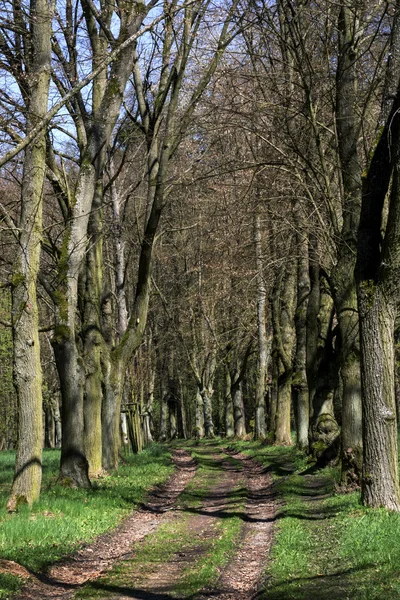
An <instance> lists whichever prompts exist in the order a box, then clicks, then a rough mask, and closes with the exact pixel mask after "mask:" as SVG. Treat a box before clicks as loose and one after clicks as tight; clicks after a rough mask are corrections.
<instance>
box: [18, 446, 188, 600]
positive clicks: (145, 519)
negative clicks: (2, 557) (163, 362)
mask: <svg viewBox="0 0 400 600" xmlns="http://www.w3.org/2000/svg"><path fill="white" fill-rule="evenodd" d="M173 461H174V463H175V465H176V467H177V468H176V471H175V472H174V473H173V474H172V475H171V476H170V478H169V479H168V481H167V482H166V483H165V484H162V485H160V486H158V487H157V488H155V490H153V491H152V492H151V493H150V494H149V496H148V499H147V501H146V503H145V504H144V505H142V507H141V508H140V509H139V510H137V511H135V512H133V513H132V515H131V516H129V517H128V518H127V519H125V520H124V521H123V522H122V523H121V524H120V525H119V526H118V527H117V528H116V529H114V530H113V531H111V532H109V533H106V534H104V535H101V536H99V537H98V538H97V539H96V540H95V541H94V542H93V543H91V544H89V545H86V546H84V547H83V548H81V549H80V550H79V551H78V552H77V553H76V554H75V555H73V556H72V557H68V558H66V559H64V560H62V561H60V562H59V563H57V564H56V565H54V566H52V567H51V568H50V569H49V570H48V571H47V573H46V574H40V573H39V574H38V573H31V577H30V578H29V580H27V582H26V584H25V585H24V586H23V588H22V589H21V591H20V592H19V593H18V595H17V596H15V597H14V600H50V599H51V600H67V599H68V598H71V597H72V596H73V594H74V593H75V591H76V589H77V588H78V587H80V586H82V585H83V584H84V583H85V582H87V581H89V580H93V579H96V578H97V577H99V576H100V575H101V574H103V573H105V572H106V571H108V570H109V569H110V568H111V567H112V566H113V565H114V563H115V562H116V561H117V560H120V559H122V558H123V557H124V556H126V555H127V554H129V553H130V552H131V547H132V544H134V543H135V542H138V541H139V540H141V539H143V538H144V537H145V536H147V535H148V534H149V533H151V532H153V531H155V530H156V529H157V528H158V526H159V525H160V523H161V522H163V521H164V520H165V519H166V518H168V516H169V511H171V510H172V508H173V506H174V504H175V503H176V499H177V498H178V496H179V495H180V494H181V493H182V492H183V490H184V489H185V487H186V486H187V484H188V483H189V481H190V480H191V479H192V478H193V477H194V475H195V472H196V463H195V462H194V461H193V460H192V458H191V456H190V454H189V453H188V452H186V451H185V450H181V449H179V450H175V451H174V453H173Z"/></svg>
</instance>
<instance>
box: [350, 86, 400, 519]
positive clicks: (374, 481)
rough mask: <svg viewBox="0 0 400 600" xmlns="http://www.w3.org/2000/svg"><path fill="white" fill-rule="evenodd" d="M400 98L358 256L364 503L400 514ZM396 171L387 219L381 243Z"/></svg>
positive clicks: (365, 201) (367, 183)
mask: <svg viewBox="0 0 400 600" xmlns="http://www.w3.org/2000/svg"><path fill="white" fill-rule="evenodd" d="M399 106H400V98H399V92H397V97H396V99H395V102H394V105H393V108H392V112H391V113H390V115H389V116H388V119H387V122H386V125H385V128H384V130H383V131H382V133H381V135H380V138H379V141H378V144H377V146H376V148H375V151H374V154H373V157H372V161H371V165H370V168H369V171H368V174H367V176H366V178H365V180H364V186H363V196H362V209H361V218H360V229H359V238H358V255H357V267H356V275H357V294H358V306H359V313H360V339H361V383H362V399H363V413H364V414H363V442H364V462H363V478H362V499H363V502H364V503H365V504H366V505H368V506H372V507H378V506H382V507H384V508H387V509H389V510H395V511H399V510H400V488H399V473H398V450H397V422H396V402H395V359H394V330H395V322H396V314H397V310H398V281H399V277H400V182H399V171H400V134H399V129H400V123H399ZM392 170H393V181H392V189H391V193H390V199H389V216H388V220H387V226H386V232H385V237H384V240H383V243H382V240H381V222H382V212H383V208H384V201H385V196H386V193H387V190H388V187H389V182H390V175H391V172H392Z"/></svg>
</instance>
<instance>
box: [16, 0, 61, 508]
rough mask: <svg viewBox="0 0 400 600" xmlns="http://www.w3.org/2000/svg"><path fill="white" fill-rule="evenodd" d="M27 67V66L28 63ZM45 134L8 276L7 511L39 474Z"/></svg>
mask: <svg viewBox="0 0 400 600" xmlns="http://www.w3.org/2000/svg"><path fill="white" fill-rule="evenodd" d="M52 10H53V8H52V5H51V4H50V5H49V4H48V2H47V1H46V0H37V2H36V3H32V4H31V12H30V15H29V18H30V25H29V29H30V34H31V35H30V40H29V42H27V45H28V46H29V45H30V47H29V48H28V50H27V53H29V56H28V55H27V56H26V67H27V69H28V72H27V73H25V75H26V79H27V85H28V86H29V98H28V100H27V106H26V109H27V113H26V114H27V117H26V118H27V123H26V124H27V131H26V133H27V134H29V132H30V131H31V130H32V129H34V128H35V126H36V125H37V124H38V123H40V121H41V120H42V119H43V118H44V116H45V115H46V113H47V105H48V98H49V86H50V74H51V33H52V30H51V23H52ZM29 63H31V64H30V68H28V66H27V65H28V64H29ZM45 161H46V142H45V133H44V132H42V133H40V134H39V135H38V136H37V137H36V138H35V140H34V141H33V142H32V143H31V144H30V145H29V146H28V147H27V149H26V151H25V159H24V169H23V175H22V206H21V215H20V219H19V224H18V232H19V233H18V234H17V235H18V241H19V249H18V256H17V260H16V264H15V268H14V273H13V279H12V326H13V377H14V385H15V389H16V393H17V402H18V444H17V456H16V464H15V473H14V481H13V485H12V489H11V495H10V498H9V500H8V504H7V506H8V509H9V510H15V509H16V508H17V507H18V505H19V504H21V503H28V504H29V506H31V505H32V503H33V502H34V501H35V500H37V499H38V498H39V495H40V486H41V478H42V440H43V420H42V375H41V373H42V371H41V365H40V345H39V335H38V326H39V318H38V305H37V298H36V281H37V275H38V270H39V261H40V246H41V239H42V207H43V187H44V181H45V173H46V162H45Z"/></svg>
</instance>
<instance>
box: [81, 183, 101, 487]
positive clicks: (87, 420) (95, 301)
mask: <svg viewBox="0 0 400 600" xmlns="http://www.w3.org/2000/svg"><path fill="white" fill-rule="evenodd" d="M102 196H103V190H102V182H101V181H98V182H97V185H96V193H95V196H94V200H93V206H92V212H91V214H90V219H89V225H88V237H89V243H90V245H89V248H88V250H87V253H86V269H85V281H84V284H85V297H84V315H83V332H82V334H83V361H84V365H85V373H86V380H85V390H84V403H83V408H84V436H85V454H86V458H87V460H88V462H89V476H90V477H97V476H98V475H99V473H100V472H101V469H102V425H101V410H102V407H101V405H102V396H103V389H102V347H103V344H104V342H103V337H102V333H101V312H100V310H99V307H100V306H101V298H102V293H103V266H102V263H103V241H102V230H103V223H102V221H103V217H102V210H101V204H102Z"/></svg>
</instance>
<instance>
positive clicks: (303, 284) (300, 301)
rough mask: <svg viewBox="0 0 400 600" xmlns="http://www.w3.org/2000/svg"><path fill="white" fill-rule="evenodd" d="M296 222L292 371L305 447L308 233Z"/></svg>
mask: <svg viewBox="0 0 400 600" xmlns="http://www.w3.org/2000/svg"><path fill="white" fill-rule="evenodd" d="M300 225H301V223H300V222H299V219H298V222H297V235H296V237H297V248H298V253H299V255H298V259H297V308H296V314H295V327H296V355H295V366H294V371H295V372H294V375H293V382H292V387H293V392H294V408H295V415H296V428H297V446H298V447H299V449H300V450H307V449H308V429H309V424H310V401H309V393H308V384H307V326H306V325H307V307H308V296H309V293H310V279H309V265H308V237H307V236H306V235H304V234H302V232H301V229H300Z"/></svg>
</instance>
